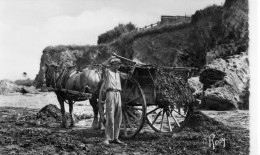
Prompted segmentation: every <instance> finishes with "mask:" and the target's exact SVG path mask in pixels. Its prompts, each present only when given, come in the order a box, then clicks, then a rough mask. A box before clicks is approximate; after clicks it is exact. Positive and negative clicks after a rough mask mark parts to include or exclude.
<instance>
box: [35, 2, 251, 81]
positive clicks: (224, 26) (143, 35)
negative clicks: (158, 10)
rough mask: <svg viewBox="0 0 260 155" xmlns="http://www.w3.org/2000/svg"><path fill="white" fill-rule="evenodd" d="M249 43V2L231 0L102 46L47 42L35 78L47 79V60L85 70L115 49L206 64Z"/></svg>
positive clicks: (158, 61)
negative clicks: (176, 22) (188, 18)
mask: <svg viewBox="0 0 260 155" xmlns="http://www.w3.org/2000/svg"><path fill="white" fill-rule="evenodd" d="M247 48H248V1H247V0H226V2H225V4H224V6H215V5H214V6H210V7H207V8H205V9H203V10H198V11H197V12H196V13H195V14H194V15H193V16H192V17H191V22H189V23H187V22H186V23H183V24H179V25H170V24H166V25H161V26H158V27H154V28H151V29H147V30H144V31H138V32H137V31H133V32H131V33H128V34H126V35H122V36H120V38H118V39H117V40H116V41H114V42H112V43H107V44H100V45H98V46H87V45H86V46H76V45H74V46H71V45H68V46H61V45H59V46H54V47H46V48H45V49H44V50H43V55H42V57H41V64H40V70H39V74H38V75H37V77H36V79H35V81H36V85H37V86H40V85H41V84H42V81H43V66H44V63H45V62H47V63H51V62H56V63H57V64H60V63H62V62H63V63H67V64H75V65H77V67H78V68H79V69H82V68H84V67H86V66H87V65H89V64H96V63H100V62H103V61H104V60H105V59H107V58H108V57H109V56H110V54H111V53H112V52H115V53H117V54H119V55H121V56H124V57H127V58H129V59H132V60H135V61H139V62H142V63H146V64H153V65H163V66H189V67H197V68H199V69H201V68H203V67H204V66H205V65H207V64H210V63H212V62H213V61H214V60H215V59H218V58H221V59H223V61H225V60H227V59H229V58H230V56H233V55H239V54H241V53H243V52H245V53H244V55H247ZM233 69H235V70H236V68H233ZM245 76H247V75H245ZM241 78H242V79H243V78H245V77H241Z"/></svg>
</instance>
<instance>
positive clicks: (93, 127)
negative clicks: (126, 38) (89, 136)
mask: <svg viewBox="0 0 260 155" xmlns="http://www.w3.org/2000/svg"><path fill="white" fill-rule="evenodd" d="M91 129H94V130H101V127H100V126H91Z"/></svg>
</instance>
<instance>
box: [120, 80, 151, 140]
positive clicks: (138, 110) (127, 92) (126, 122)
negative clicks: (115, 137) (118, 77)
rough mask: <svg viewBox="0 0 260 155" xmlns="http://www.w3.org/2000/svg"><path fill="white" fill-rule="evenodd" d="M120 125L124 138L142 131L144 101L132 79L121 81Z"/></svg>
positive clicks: (137, 85)
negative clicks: (121, 116)
mask: <svg viewBox="0 0 260 155" xmlns="http://www.w3.org/2000/svg"><path fill="white" fill-rule="evenodd" d="M121 98H122V115H123V118H122V125H121V129H123V133H122V134H121V135H122V137H124V138H131V137H134V136H135V135H136V134H137V133H139V132H140V130H141V129H142V127H143V125H144V122H145V116H146V101H145V96H144V93H143V91H142V89H141V87H140V85H139V83H138V82H137V81H136V80H135V79H134V78H130V79H128V80H124V81H122V92H121Z"/></svg>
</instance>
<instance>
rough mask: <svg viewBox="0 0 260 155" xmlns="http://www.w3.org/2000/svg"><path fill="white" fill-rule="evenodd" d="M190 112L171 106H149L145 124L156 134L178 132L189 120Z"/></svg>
mask: <svg viewBox="0 0 260 155" xmlns="http://www.w3.org/2000/svg"><path fill="white" fill-rule="evenodd" d="M190 114H191V110H190V109H187V110H184V109H182V108H180V109H176V108H172V107H171V106H167V107H163V108H162V107H159V106H149V107H148V109H147V115H146V118H147V122H148V124H149V125H150V126H151V127H152V129H154V130H155V131H157V132H173V133H175V132H179V131H181V130H182V129H183V127H184V126H185V124H186V123H187V121H188V120H189V117H190Z"/></svg>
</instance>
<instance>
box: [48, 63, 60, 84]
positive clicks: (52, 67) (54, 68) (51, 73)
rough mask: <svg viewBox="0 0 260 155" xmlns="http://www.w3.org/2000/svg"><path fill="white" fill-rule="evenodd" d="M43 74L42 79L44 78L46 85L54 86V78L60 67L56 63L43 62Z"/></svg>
mask: <svg viewBox="0 0 260 155" xmlns="http://www.w3.org/2000/svg"><path fill="white" fill-rule="evenodd" d="M45 67H46V69H45V75H44V79H45V80H46V86H47V87H49V86H50V85H52V86H55V83H56V79H57V77H58V75H59V74H60V72H61V67H60V66H59V65H57V64H47V63H45Z"/></svg>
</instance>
